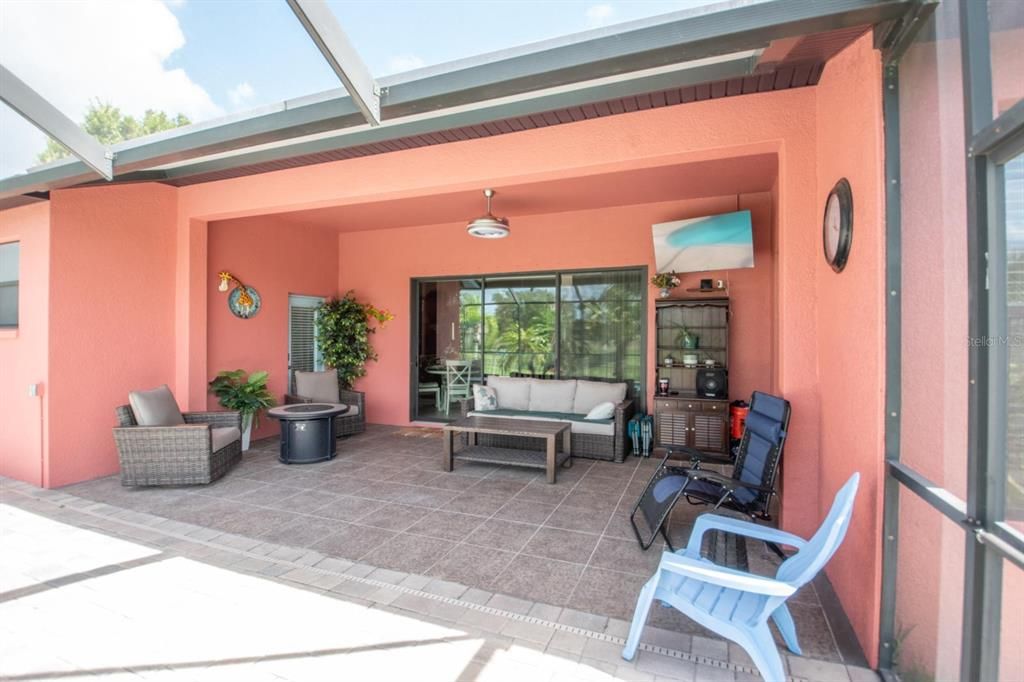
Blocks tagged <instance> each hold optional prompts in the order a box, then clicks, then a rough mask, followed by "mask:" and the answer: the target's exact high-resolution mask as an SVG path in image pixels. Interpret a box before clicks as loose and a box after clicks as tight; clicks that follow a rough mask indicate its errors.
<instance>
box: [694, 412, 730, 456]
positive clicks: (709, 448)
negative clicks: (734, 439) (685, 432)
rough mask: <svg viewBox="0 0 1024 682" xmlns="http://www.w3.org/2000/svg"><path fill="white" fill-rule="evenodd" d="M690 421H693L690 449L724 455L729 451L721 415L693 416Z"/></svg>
mask: <svg viewBox="0 0 1024 682" xmlns="http://www.w3.org/2000/svg"><path fill="white" fill-rule="evenodd" d="M691 419H692V421H693V428H692V430H691V434H692V436H693V441H692V443H691V446H692V447H695V448H697V449H698V450H701V451H703V452H721V453H723V454H724V453H727V452H728V451H729V441H728V433H727V430H726V423H725V419H723V417H722V415H721V414H703V413H701V414H693V415H691Z"/></svg>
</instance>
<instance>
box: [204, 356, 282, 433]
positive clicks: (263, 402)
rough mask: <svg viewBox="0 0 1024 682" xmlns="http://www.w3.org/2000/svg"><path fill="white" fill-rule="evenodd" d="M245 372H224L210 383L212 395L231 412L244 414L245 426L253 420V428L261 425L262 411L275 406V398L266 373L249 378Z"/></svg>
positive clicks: (258, 373) (238, 370)
mask: <svg viewBox="0 0 1024 682" xmlns="http://www.w3.org/2000/svg"><path fill="white" fill-rule="evenodd" d="M245 374H246V373H245V370H242V369H236V370H233V371H224V372H220V373H218V374H217V377H216V378H215V379H214V380H213V381H211V382H210V393H212V394H214V395H215V396H217V399H218V401H219V402H220V404H221V405H223V406H224V407H226V408H228V409H229V410H235V411H236V412H241V413H242V423H243V425H244V424H245V423H246V421H248V420H249V419H252V422H253V428H258V427H259V424H260V416H259V415H260V410H263V409H266V408H268V407H273V406H274V403H275V401H274V396H273V395H271V393H270V390H269V389H268V388H267V377H268V376H269V374H268V373H267V372H264V371H259V372H253V373H252V374H250V375H249V376H248V377H247V376H246V375H245Z"/></svg>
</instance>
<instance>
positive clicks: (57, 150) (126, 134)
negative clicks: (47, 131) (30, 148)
mask: <svg viewBox="0 0 1024 682" xmlns="http://www.w3.org/2000/svg"><path fill="white" fill-rule="evenodd" d="M189 123H191V121H190V120H189V119H188V117H187V116H185V115H184V114H177V115H175V116H170V115H168V114H167V113H165V112H163V111H154V110H153V109H147V110H146V113H144V114H143V115H142V120H139V119H137V118H135V117H134V116H131V115H129V114H125V113H122V111H121V110H120V109H119V108H117V107H115V106H114V105H113V104H110V103H109V102H102V101H100V100H98V99H97V100H93V101H92V102H90V103H89V108H88V109H86V112H85V120H84V122H83V123H82V129H83V130H84V131H85V132H87V133H89V134H90V135H92V136H93V137H94V138H96V139H97V140H98V141H99V142H101V143H103V144H106V145H110V144H115V143H117V142H123V141H125V140H130V139H132V138H135V137H142V136H144V135H150V134H152V133H159V132H160V131H162V130H170V129H172V128H180V127H181V126H184V125H188V124H189ZM70 155H71V152H69V151H68V150H67V148H66V147H64V145H62V144H60V143H59V142H54V141H53V140H51V139H49V138H47V140H46V149H44V150H43V151H42V152H40V153H39V156H38V159H39V162H40V163H49V162H50V161H56V160H57V159H62V158H64V157H65V156H70Z"/></svg>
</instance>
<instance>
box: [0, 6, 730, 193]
mask: <svg viewBox="0 0 1024 682" xmlns="http://www.w3.org/2000/svg"><path fill="white" fill-rule="evenodd" d="M711 1H712V0H546V1H541V0H478V1H476V2H462V1H455V0H448V1H431V0H420V1H413V0H328V4H329V5H330V7H331V9H332V10H333V11H334V13H335V16H336V17H337V18H338V20H339V22H340V23H341V25H342V27H343V28H344V29H345V31H346V33H347V34H348V36H349V38H350V39H351V40H352V42H353V43H354V45H355V47H356V49H357V50H358V52H359V54H360V55H361V57H362V59H363V60H364V61H365V62H366V63H367V66H368V67H369V69H370V71H371V73H373V75H374V76H377V77H379V76H384V75H389V74H393V73H399V72H403V71H408V70H411V69H415V68H419V67H422V66H430V65H434V64H439V63H442V62H446V61H451V60H453V59H459V58H463V57H468V56H472V55H476V54H482V53H485V52H490V51H494V50H499V49H504V48H508V47H513V46H517V45H522V44H526V43H530V42H534V41H537V40H544V39H547V38H552V37H555V36H559V35H564V34H568V33H575V32H578V31H583V30H586V29H589V28H597V27H601V26H608V25H613V24H616V23H620V22H623V21H630V20H633V19H640V18H644V17H649V16H654V15H657V14H664V13H667V12H673V11H676V10H680V9H688V8H692V7H695V6H701V5H707V4H710V3H711ZM0 63H3V64H4V65H5V66H6V67H7V68H9V69H10V70H11V71H12V72H14V74H16V75H17V76H18V77H19V78H21V79H22V80H23V81H25V82H26V83H28V84H29V85H30V86H31V87H32V88H34V89H35V90H36V91H37V92H39V93H40V94H42V95H43V96H44V97H46V98H47V99H48V100H50V101H51V102H52V103H53V104H54V105H55V106H57V108H58V109H60V110H61V111H62V112H64V113H65V114H66V115H67V116H69V117H70V118H72V119H73V120H75V121H79V122H80V121H81V119H82V117H83V115H84V113H85V110H86V108H87V106H88V104H89V102H90V101H91V100H94V99H97V98H98V99H100V100H103V101H105V102H109V103H111V104H113V105H115V106H117V107H120V108H121V109H122V110H123V111H125V112H126V113H130V114H132V115H135V116H139V115H141V114H142V113H143V112H144V111H145V110H146V109H147V108H153V109H161V110H164V111H166V112H167V113H169V114H177V113H183V114H185V115H186V116H188V117H189V118H190V119H191V120H192V121H193V122H198V121H206V120H210V119H214V118H218V117H220V116H224V115H227V114H233V113H237V112H242V111H246V110H248V109H252V108H254V107H258V106H261V105H266V104H271V103H274V102H278V101H281V100H284V99H290V98H294V97H299V96H302V95H308V94H312V93H316V92H322V91H324V90H329V89H333V88H338V87H340V83H339V81H338V79H337V77H336V76H335V75H334V73H333V72H332V71H331V70H330V68H329V67H328V66H327V63H326V62H325V61H324V59H323V57H322V56H321V54H320V53H319V51H318V50H317V49H316V47H315V45H314V44H313V43H312V41H311V40H310V39H309V37H308V35H307V34H306V33H305V31H304V30H303V28H302V26H301V25H300V24H299V22H298V20H297V19H296V18H295V16H294V15H293V14H292V12H291V10H290V9H289V8H288V5H287V3H286V2H285V0H0ZM0 107H2V108H0V177H7V176H9V175H12V174H15V173H20V172H23V171H24V170H25V169H26V168H28V167H30V166H33V165H35V164H36V160H35V159H36V155H37V154H38V153H39V152H40V151H41V150H42V149H43V147H44V146H45V137H44V136H43V134H42V133H41V132H39V131H38V130H36V129H35V128H34V127H33V126H31V125H30V124H28V123H27V122H26V121H24V120H23V119H21V118H20V117H19V116H18V115H17V114H16V113H14V112H13V111H11V110H10V109H8V108H7V107H6V106H5V105H2V104H0Z"/></svg>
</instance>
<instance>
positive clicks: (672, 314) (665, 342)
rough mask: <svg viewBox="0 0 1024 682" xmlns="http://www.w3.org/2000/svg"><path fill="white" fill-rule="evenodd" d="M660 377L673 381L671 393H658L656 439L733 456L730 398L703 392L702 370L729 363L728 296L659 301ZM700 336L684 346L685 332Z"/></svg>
mask: <svg viewBox="0 0 1024 682" xmlns="http://www.w3.org/2000/svg"><path fill="white" fill-rule="evenodd" d="M655 327H656V333H657V379H668V382H669V395H661V394H660V393H658V392H657V382H656V383H655V396H654V431H655V443H656V445H658V446H661V447H666V446H672V445H684V446H687V447H691V448H697V449H698V450H703V451H705V452H710V453H717V454H722V455H728V454H729V399H728V398H720V399H719V398H707V397H703V396H698V395H697V391H696V386H697V370H698V369H700V368H702V367H706V366H708V365H707V364H706V363H707V361H711V362H712V363H713V365H712V366H714V367H720V368H725V369H728V367H729V300H728V299H723V298H717V299H714V298H704V299H696V300H693V299H685V300H671V301H658V302H657V304H656V311H655ZM686 333H689V334H690V335H691V336H696V337H697V340H696V343H695V344H694V343H692V342H691V343H690V345H695V346H696V347H695V348H689V347H686V348H684V342H683V336H684V335H685V334H686Z"/></svg>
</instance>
